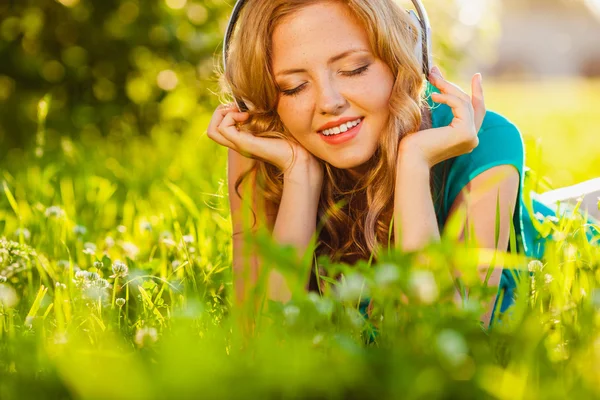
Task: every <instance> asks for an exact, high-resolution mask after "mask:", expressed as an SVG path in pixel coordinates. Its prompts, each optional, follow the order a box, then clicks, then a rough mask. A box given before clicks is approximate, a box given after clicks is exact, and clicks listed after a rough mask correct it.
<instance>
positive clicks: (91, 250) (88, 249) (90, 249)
mask: <svg viewBox="0 0 600 400" xmlns="http://www.w3.org/2000/svg"><path fill="white" fill-rule="evenodd" d="M83 254H88V255H90V256H93V255H94V254H96V245H95V244H94V243H92V242H86V243H84V244H83Z"/></svg>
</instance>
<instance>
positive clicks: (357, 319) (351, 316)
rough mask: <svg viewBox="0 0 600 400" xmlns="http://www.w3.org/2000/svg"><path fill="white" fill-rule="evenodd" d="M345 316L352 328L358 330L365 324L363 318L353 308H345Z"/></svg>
mask: <svg viewBox="0 0 600 400" xmlns="http://www.w3.org/2000/svg"><path fill="white" fill-rule="evenodd" d="M346 316H347V317H348V321H350V324H351V325H352V326H353V327H354V328H360V327H362V326H363V325H364V324H365V317H364V316H363V315H362V314H361V313H360V311H358V310H357V309H355V308H346Z"/></svg>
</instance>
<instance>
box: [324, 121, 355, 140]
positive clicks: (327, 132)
mask: <svg viewBox="0 0 600 400" xmlns="http://www.w3.org/2000/svg"><path fill="white" fill-rule="evenodd" d="M361 120H362V118H359V119H357V120H356V121H350V122H346V123H344V124H341V125H340V126H336V127H335V128H331V129H325V130H324V131H322V132H321V133H322V134H323V135H325V136H329V135H337V134H338V133H343V132H347V131H348V129H351V128H353V127H355V126H356V125H358V124H360V121H361Z"/></svg>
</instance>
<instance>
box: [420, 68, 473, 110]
mask: <svg viewBox="0 0 600 400" xmlns="http://www.w3.org/2000/svg"><path fill="white" fill-rule="evenodd" d="M429 81H430V82H431V83H432V84H433V86H435V87H436V88H438V89H440V91H441V92H442V93H444V94H451V95H453V96H456V97H458V98H460V99H462V100H463V101H466V102H469V103H470V102H471V98H470V97H469V95H468V94H466V93H465V92H464V91H463V90H462V89H461V88H460V87H458V86H457V85H455V84H453V83H451V82H448V81H447V80H445V79H444V77H443V76H442V72H441V71H440V69H439V68H438V67H437V66H436V67H433V68H432V69H431V74H430V75H429Z"/></svg>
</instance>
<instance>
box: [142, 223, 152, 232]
mask: <svg viewBox="0 0 600 400" xmlns="http://www.w3.org/2000/svg"><path fill="white" fill-rule="evenodd" d="M140 230H142V231H145V232H152V224H151V223H150V222H148V221H142V222H140Z"/></svg>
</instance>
